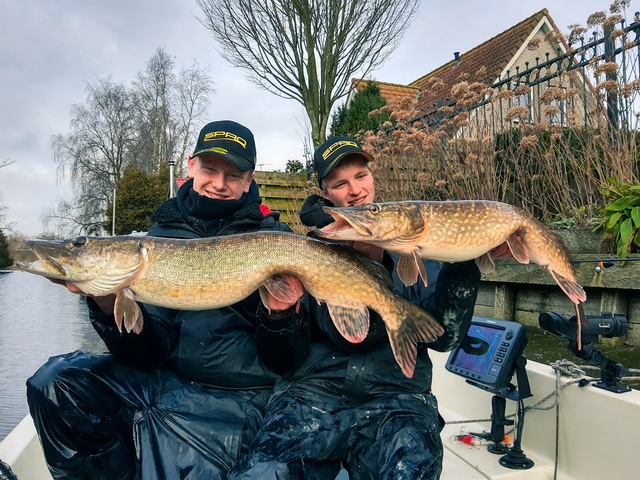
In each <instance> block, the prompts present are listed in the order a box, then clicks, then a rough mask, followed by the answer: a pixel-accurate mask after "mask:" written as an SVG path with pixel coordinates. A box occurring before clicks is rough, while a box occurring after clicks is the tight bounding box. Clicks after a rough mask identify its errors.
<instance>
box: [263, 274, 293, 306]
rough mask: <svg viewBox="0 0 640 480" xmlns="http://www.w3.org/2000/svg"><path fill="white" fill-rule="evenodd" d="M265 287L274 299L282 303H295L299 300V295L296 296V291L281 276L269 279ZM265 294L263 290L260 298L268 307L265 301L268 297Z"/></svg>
mask: <svg viewBox="0 0 640 480" xmlns="http://www.w3.org/2000/svg"><path fill="white" fill-rule="evenodd" d="M263 286H264V288H265V289H266V290H267V292H268V293H269V294H270V295H271V296H272V297H273V298H275V299H276V300H278V301H280V302H287V303H293V302H295V301H297V300H298V295H297V294H296V291H295V289H294V288H293V287H292V286H291V285H289V283H287V281H286V280H285V279H284V278H283V277H282V276H281V275H273V276H271V277H269V278H268V279H267V280H266V281H265V282H264V285H263ZM261 289H262V287H261ZM265 294H266V292H264V290H261V292H260V298H261V299H262V303H263V304H265V305H267V303H266V301H265V300H266V297H265V296H264V295H265Z"/></svg>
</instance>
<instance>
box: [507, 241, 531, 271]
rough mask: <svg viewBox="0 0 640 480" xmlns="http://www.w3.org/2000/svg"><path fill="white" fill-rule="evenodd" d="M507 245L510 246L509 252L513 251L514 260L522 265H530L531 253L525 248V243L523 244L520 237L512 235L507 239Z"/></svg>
mask: <svg viewBox="0 0 640 480" xmlns="http://www.w3.org/2000/svg"><path fill="white" fill-rule="evenodd" d="M507 245H509V250H511V255H513V258H515V259H516V260H517V261H518V262H520V263H524V264H527V263H529V251H528V250H527V247H525V246H524V243H522V240H521V239H520V237H518V236H516V235H511V236H510V237H509V238H507Z"/></svg>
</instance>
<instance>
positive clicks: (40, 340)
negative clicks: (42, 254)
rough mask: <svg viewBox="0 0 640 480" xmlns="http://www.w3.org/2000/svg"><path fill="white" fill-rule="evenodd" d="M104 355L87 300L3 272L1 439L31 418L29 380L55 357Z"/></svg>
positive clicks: (60, 288) (32, 278) (0, 289)
mask: <svg viewBox="0 0 640 480" xmlns="http://www.w3.org/2000/svg"><path fill="white" fill-rule="evenodd" d="M76 349H82V350H87V351H91V352H96V353H100V352H102V351H104V344H103V343H102V341H101V340H100V337H98V335H97V334H96V333H95V331H94V330H93V327H92V326H91V324H90V323H89V317H88V313H87V307H86V305H85V302H84V300H83V299H82V298H81V297H80V296H79V295H75V294H72V293H70V292H69V291H68V290H67V289H66V288H65V287H63V286H61V285H56V284H54V283H52V282H50V281H49V280H47V279H45V278H42V277H38V276H36V275H32V274H29V273H24V272H10V273H0V375H1V379H2V383H1V388H0V440H2V439H3V438H4V437H5V436H6V435H7V434H8V433H9V432H10V431H11V430H12V429H13V427H15V426H16V425H17V424H18V423H19V422H20V420H22V418H23V417H24V416H25V415H26V414H27V412H28V408H27V400H26V387H25V381H26V380H27V378H29V377H30V376H31V375H32V374H33V372H35V371H36V370H37V369H38V367H40V365H42V364H43V363H44V362H46V361H47V359H48V358H49V357H51V356H53V355H59V354H61V353H66V352H70V351H73V350H76Z"/></svg>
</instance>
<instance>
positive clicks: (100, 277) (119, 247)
mask: <svg viewBox="0 0 640 480" xmlns="http://www.w3.org/2000/svg"><path fill="white" fill-rule="evenodd" d="M25 243H26V244H27V246H28V247H29V248H30V249H31V250H32V251H33V252H34V253H35V255H36V257H38V261H36V262H33V263H31V264H29V265H25V266H21V269H22V270H24V271H27V272H30V273H35V274H37V275H42V276H44V277H47V278H53V279H58V280H65V281H67V282H71V283H73V284H75V285H77V286H78V287H79V288H80V289H81V290H82V291H83V292H85V293H87V294H92V295H106V294H109V293H113V292H114V291H116V290H118V287H121V286H122V284H123V283H127V279H128V278H129V277H131V276H132V275H134V274H135V273H136V272H137V271H139V270H140V267H141V266H144V265H145V264H146V258H147V252H146V249H145V247H144V245H143V243H142V240H140V239H138V240H136V239H134V238H129V237H109V238H107V237H105V238H101V237H76V238H74V239H71V240H42V239H30V240H26V241H25Z"/></svg>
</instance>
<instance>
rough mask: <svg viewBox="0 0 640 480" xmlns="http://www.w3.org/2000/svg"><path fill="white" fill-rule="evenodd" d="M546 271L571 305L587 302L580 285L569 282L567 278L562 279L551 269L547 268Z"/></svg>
mask: <svg viewBox="0 0 640 480" xmlns="http://www.w3.org/2000/svg"><path fill="white" fill-rule="evenodd" d="M547 270H549V273H550V274H551V276H552V277H553V279H554V280H555V281H556V283H557V284H558V285H559V286H560V288H561V289H562V291H563V292H564V293H565V294H566V295H567V297H569V298H570V299H571V301H572V302H573V303H575V304H578V303H582V302H585V301H586V300H587V294H586V292H585V291H584V288H582V285H580V284H579V283H577V282H574V281H573V280H569V279H568V278H567V277H563V276H562V275H560V274H559V273H558V272H556V271H555V270H552V269H551V268H547Z"/></svg>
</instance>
